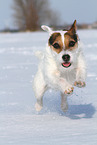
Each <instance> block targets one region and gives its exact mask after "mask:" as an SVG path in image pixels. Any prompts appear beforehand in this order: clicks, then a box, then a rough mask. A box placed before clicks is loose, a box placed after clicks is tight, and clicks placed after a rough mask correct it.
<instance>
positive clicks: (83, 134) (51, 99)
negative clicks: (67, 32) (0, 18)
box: [0, 30, 97, 145]
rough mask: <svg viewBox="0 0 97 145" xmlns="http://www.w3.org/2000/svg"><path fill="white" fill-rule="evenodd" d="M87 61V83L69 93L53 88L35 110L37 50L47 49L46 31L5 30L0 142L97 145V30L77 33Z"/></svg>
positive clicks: (0, 54) (0, 51)
mask: <svg viewBox="0 0 97 145" xmlns="http://www.w3.org/2000/svg"><path fill="white" fill-rule="evenodd" d="M78 34H79V36H80V39H81V40H82V41H83V43H84V54H85V56H86V61H87V72H88V73H87V86H86V88H82V89H79V88H75V90H74V93H73V95H72V96H69V97H68V104H69V110H68V112H67V113H63V112H62V111H61V108H60V101H61V99H60V93H59V92H55V91H52V90H49V91H48V92H46V93H45V95H44V108H43V110H42V111H41V112H40V113H37V112H36V111H35V109H34V104H35V101H36V100H35V97H34V93H33V90H32V82H33V77H34V75H35V73H36V71H37V65H38V59H37V58H36V57H35V56H34V52H35V51H36V50H44V49H45V44H46V42H47V38H48V34H47V33H45V32H35V33H16V34H0V145H97V30H81V31H78Z"/></svg>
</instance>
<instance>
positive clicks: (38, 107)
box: [35, 103, 43, 112]
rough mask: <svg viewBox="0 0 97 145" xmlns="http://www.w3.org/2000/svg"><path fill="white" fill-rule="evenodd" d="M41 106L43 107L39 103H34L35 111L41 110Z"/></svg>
mask: <svg viewBox="0 0 97 145" xmlns="http://www.w3.org/2000/svg"><path fill="white" fill-rule="evenodd" d="M42 107H43V106H41V105H39V104H38V103H36V104H35V109H36V111H38V112H39V111H41V109H42Z"/></svg>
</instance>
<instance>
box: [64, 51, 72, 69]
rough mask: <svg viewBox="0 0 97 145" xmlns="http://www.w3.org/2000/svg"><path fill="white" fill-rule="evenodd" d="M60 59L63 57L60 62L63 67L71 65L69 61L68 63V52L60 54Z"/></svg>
mask: <svg viewBox="0 0 97 145" xmlns="http://www.w3.org/2000/svg"><path fill="white" fill-rule="evenodd" d="M62 59H63V61H64V62H63V63H62V66H63V67H65V68H68V67H70V66H71V63H70V55H69V54H65V55H63V56H62Z"/></svg>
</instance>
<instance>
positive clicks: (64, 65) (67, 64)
mask: <svg viewBox="0 0 97 145" xmlns="http://www.w3.org/2000/svg"><path fill="white" fill-rule="evenodd" d="M62 66H63V67H65V68H68V67H70V66H71V63H70V62H64V63H62Z"/></svg>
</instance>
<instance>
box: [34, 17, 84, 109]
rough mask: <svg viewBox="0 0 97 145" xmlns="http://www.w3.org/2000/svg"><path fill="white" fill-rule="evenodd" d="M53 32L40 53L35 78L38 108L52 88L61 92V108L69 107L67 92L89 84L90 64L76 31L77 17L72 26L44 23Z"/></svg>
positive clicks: (41, 105) (44, 28) (36, 105)
mask: <svg viewBox="0 0 97 145" xmlns="http://www.w3.org/2000/svg"><path fill="white" fill-rule="evenodd" d="M41 28H42V29H43V30H45V31H47V32H48V33H49V39H48V43H47V45H46V50H45V52H44V53H40V54H38V55H39V56H40V63H39V66H38V71H37V73H36V75H35V78H34V84H33V89H34V93H35V97H36V100H37V102H36V104H35V109H36V111H40V110H41V109H42V107H43V95H44V93H45V91H46V90H47V89H49V88H52V89H56V90H59V91H60V92H61V109H62V110H63V111H64V112H66V111H67V109H68V104H67V96H68V95H69V94H72V92H73V90H74V86H77V87H85V80H86V64H85V59H84V55H83V51H82V48H81V44H80V41H79V37H78V35H77V32H76V29H77V28H76V20H75V21H74V23H73V25H72V26H71V28H70V29H69V30H57V31H53V30H52V29H51V28H50V27H48V26H46V25H42V26H41Z"/></svg>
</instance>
